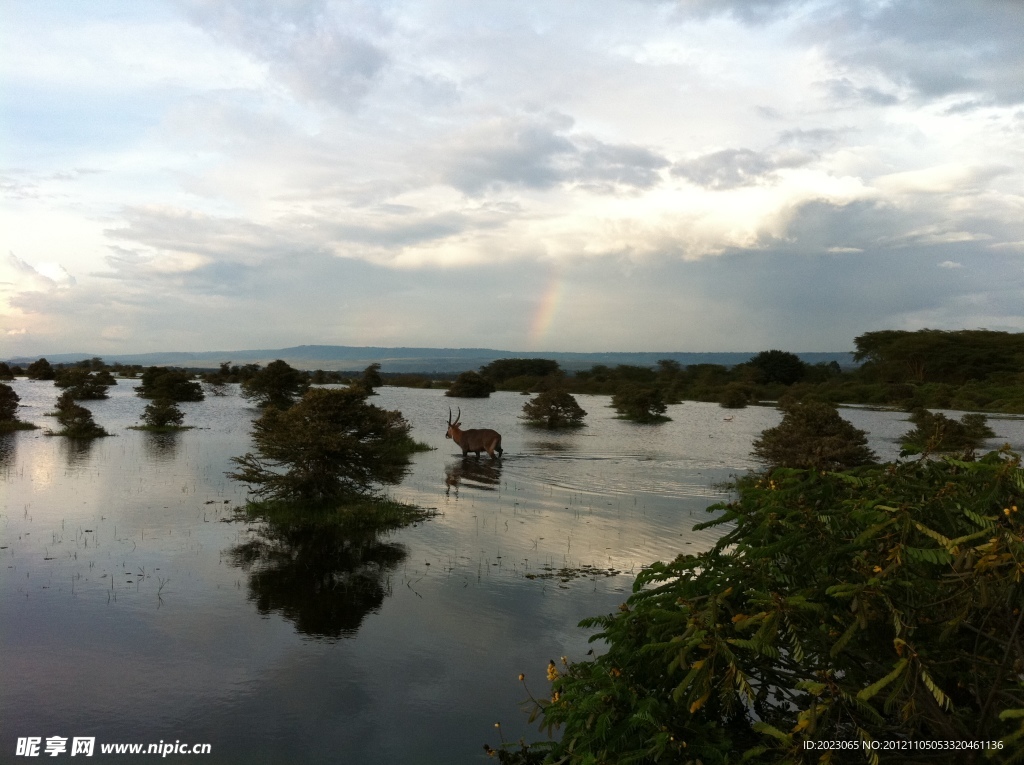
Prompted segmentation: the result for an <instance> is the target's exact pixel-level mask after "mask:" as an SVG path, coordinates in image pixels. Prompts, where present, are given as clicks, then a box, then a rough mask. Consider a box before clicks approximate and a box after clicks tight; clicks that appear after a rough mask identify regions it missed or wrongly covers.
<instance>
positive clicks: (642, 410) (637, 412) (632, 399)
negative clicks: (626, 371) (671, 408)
mask: <svg viewBox="0 0 1024 765" xmlns="http://www.w3.org/2000/svg"><path fill="white" fill-rule="evenodd" d="M612 406H614V407H615V409H616V411H617V412H618V413H619V414H620V415H621V416H622V417H623V418H624V419H627V420H633V421H634V422H643V423H657V422H668V420H669V419H670V418H668V417H666V416H665V412H666V410H667V409H668V407H667V406H666V405H665V400H664V399H663V398H662V396H661V391H660V390H658V389H657V388H649V387H646V386H643V385H626V386H624V387H622V388H619V390H617V391H616V392H615V393H614V394H613V395H612Z"/></svg>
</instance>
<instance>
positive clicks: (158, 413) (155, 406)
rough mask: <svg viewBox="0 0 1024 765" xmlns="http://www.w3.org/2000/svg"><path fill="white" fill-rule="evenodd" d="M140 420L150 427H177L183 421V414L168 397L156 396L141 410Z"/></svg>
mask: <svg viewBox="0 0 1024 765" xmlns="http://www.w3.org/2000/svg"><path fill="white" fill-rule="evenodd" d="M142 421H143V422H144V423H146V426H147V427H150V428H158V429H177V428H180V427H181V423H182V422H184V421H185V414H184V412H182V411H181V409H179V408H178V405H177V404H176V403H175V402H173V401H171V400H170V399H166V398H158V399H157V400H156V401H153V402H152V403H150V404H147V405H146V408H145V409H144V410H143V412H142Z"/></svg>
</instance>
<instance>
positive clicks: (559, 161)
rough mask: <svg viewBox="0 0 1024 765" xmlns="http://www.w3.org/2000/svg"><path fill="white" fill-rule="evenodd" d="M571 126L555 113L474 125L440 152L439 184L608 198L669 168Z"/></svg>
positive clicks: (471, 190)
mask: <svg viewBox="0 0 1024 765" xmlns="http://www.w3.org/2000/svg"><path fill="white" fill-rule="evenodd" d="M572 126H573V121H572V120H571V119H570V118H567V117H565V116H564V115H561V114H557V113H552V114H548V115H544V116H520V117H496V118H492V119H490V120H487V121H485V122H482V123H478V124H476V125H474V126H473V127H471V128H469V129H468V130H466V131H464V132H463V133H462V134H461V135H459V136H458V137H456V138H455V139H454V140H452V141H451V142H449V143H448V145H447V146H446V147H445V149H444V152H443V155H442V158H441V165H442V169H441V178H442V180H443V181H444V182H445V183H447V184H449V185H451V186H454V187H455V188H457V189H459V190H460V191H462V192H463V193H465V194H469V195H474V196H476V195H480V194H482V193H485V192H487V191H489V190H490V191H492V190H495V189H500V188H503V187H507V186H521V187H526V188H532V189H549V188H552V187H554V186H558V185H561V184H569V183H578V184H581V185H583V186H585V187H587V188H589V189H590V190H595V191H604V192H612V191H614V190H615V189H617V188H621V187H633V188H649V187H651V186H653V185H655V184H656V183H657V182H658V181H660V180H661V176H660V174H659V172H658V171H659V170H661V169H662V168H664V167H667V166H668V164H669V163H668V160H667V159H665V158H664V157H662V156H660V155H659V154H657V153H655V152H653V151H651V150H650V149H647V148H645V147H642V146H636V145H630V144H610V143H605V142H603V141H600V140H598V139H597V138H595V137H593V136H587V135H580V134H575V133H572V132H570V130H571V128H572Z"/></svg>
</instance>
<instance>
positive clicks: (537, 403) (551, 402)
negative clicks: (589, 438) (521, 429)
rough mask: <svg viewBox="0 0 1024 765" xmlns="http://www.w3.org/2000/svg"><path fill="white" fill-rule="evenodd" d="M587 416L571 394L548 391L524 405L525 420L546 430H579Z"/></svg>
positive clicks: (560, 391) (561, 391)
mask: <svg viewBox="0 0 1024 765" xmlns="http://www.w3.org/2000/svg"><path fill="white" fill-rule="evenodd" d="M586 416H587V413H586V411H585V410H584V409H583V407H581V406H580V405H579V404H578V403H577V402H576V399H575V398H574V397H573V396H572V394H570V393H566V392H565V391H564V390H547V391H544V392H543V393H540V394H538V395H537V396H536V397H534V398H532V399H531V400H529V401H527V402H526V403H525V404H523V419H524V420H526V421H527V422H529V423H531V424H533V425H538V426H541V427H545V428H550V429H556V428H578V427H579V426H581V425H582V424H583V418H584V417H586Z"/></svg>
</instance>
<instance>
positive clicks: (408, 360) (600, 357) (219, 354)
mask: <svg viewBox="0 0 1024 765" xmlns="http://www.w3.org/2000/svg"><path fill="white" fill-rule="evenodd" d="M96 355H97V354H95V353H55V354H47V355H46V359H47V360H48V361H49V362H50V363H51V364H69V363H72V362H75V361H81V360H82V359H88V358H92V357H93V356H96ZM754 355H756V352H750V353H744V352H722V353H684V352H679V351H659V352H636V353H629V352H607V353H567V352H562V351H535V352H531V351H522V352H520V351H502V350H495V349H493V348H376V347H356V346H349V345H297V346H295V347H293V348H278V349H276V350H268V349H264V350H248V351H198V352H190V351H175V352H166V353H131V354H121V353H112V354H108V355H106V356H103V359H104V361H107V362H108V363H115V362H120V363H121V364H141V365H143V366H176V367H191V368H216V367H218V366H220V365H221V363H223V362H225V361H230V362H231V363H232V364H268V363H269V362H271V361H274V360H275V359H283V360H285V361H287V362H288V363H289V364H291V365H292V366H293V367H296V368H297V369H324V370H358V369H363V368H365V367H367V366H369V365H370V364H374V363H377V364H380V365H381V370H382V371H384V372H440V373H446V374H450V373H453V372H464V371H466V370H467V369H477V368H479V367H481V366H483V365H484V364H489V363H490V362H492V361H494V360H495V359H514V358H544V359H554V360H555V361H557V362H558V363H559V365H561V367H562V368H563V369H565V370H568V371H577V370H580V369H590V368H591V367H592V366H594V365H595V364H605V365H607V366H616V365H617V364H635V365H638V366H648V367H652V366H654V365H655V364H657V363H658V361H659V360H661V359H672V360H673V361H677V362H679V363H680V364H682V365H683V366H691V365H693V364H722V365H724V366H733V365H735V364H742V363H743V362H745V361H748V360H749V359H750V358H751V357H752V356H754ZM797 355H798V356H799V357H800V358H801V359H803V360H804V361H806V362H807V363H809V364H817V363H818V362H825V363H828V362H830V361H837V362H839V365H840V366H842V367H854V366H857V365H856V364H855V363H854V361H853V354H852V353H798V354H797ZM37 358H39V357H38V356H21V357H17V358H11V359H6V361H7V363H9V364H21V365H25V364H28V363H31V362H33V361H35V360H36V359H37Z"/></svg>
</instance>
